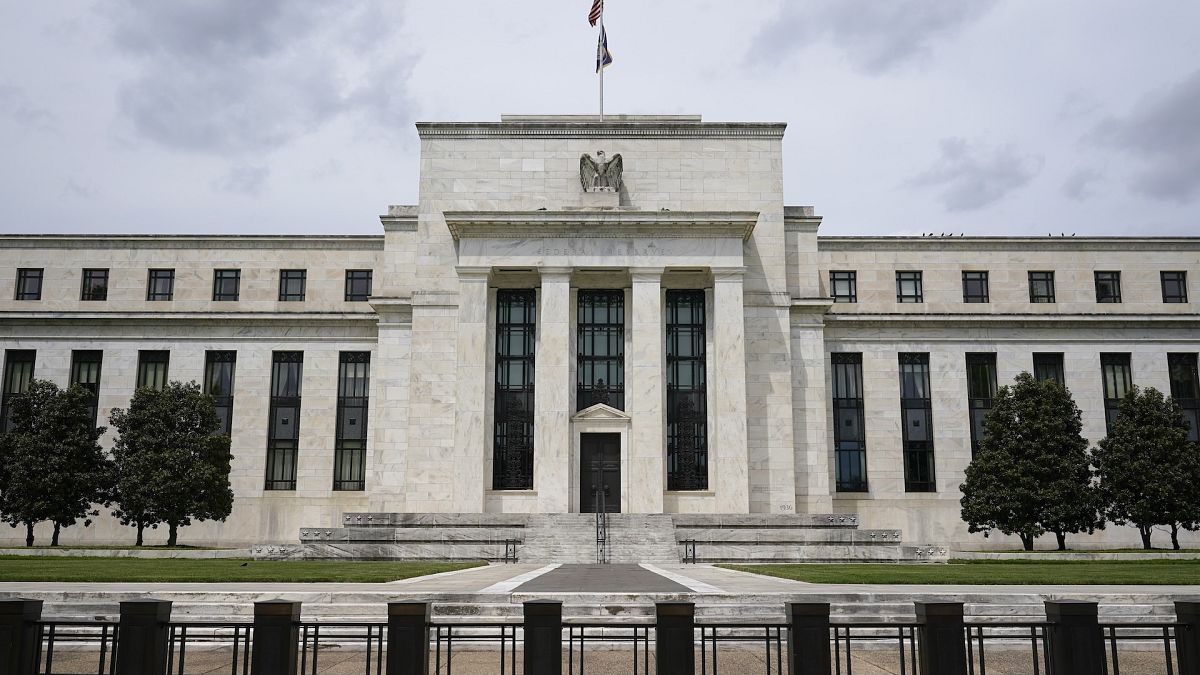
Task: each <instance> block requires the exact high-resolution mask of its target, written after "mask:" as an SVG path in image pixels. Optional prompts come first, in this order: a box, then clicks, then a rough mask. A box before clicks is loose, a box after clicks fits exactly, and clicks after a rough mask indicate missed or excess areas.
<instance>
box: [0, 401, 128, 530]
mask: <svg viewBox="0 0 1200 675" xmlns="http://www.w3.org/2000/svg"><path fill="white" fill-rule="evenodd" d="M91 399H92V393H91V392H90V391H88V390H87V389H85V388H83V387H81V386H79V385H75V386H72V387H70V388H69V389H66V390H63V389H59V388H58V386H57V385H55V384H54V383H53V382H48V381H46V380H34V381H33V382H31V383H30V384H29V388H28V389H26V390H25V392H23V393H21V394H18V395H17V396H16V397H14V398H13V400H12V420H13V429H12V431H10V432H9V433H8V434H5V435H4V436H3V438H2V439H0V463H2V464H3V465H4V467H5V468H4V472H3V476H2V480H3V485H2V487H0V513H3V519H4V521H5V522H8V523H9V524H10V525H12V526H13V527H17V526H18V525H22V524H23V525H25V545H26V546H33V527H34V525H36V524H37V523H39V522H41V521H43V520H49V521H50V522H52V523H53V524H54V536H53V538H52V539H51V540H50V545H51V546H58V537H59V533H60V532H61V530H62V528H63V527H64V526H66V527H70V526H71V525H73V524H75V521H77V520H79V519H80V518H83V519H84V521H83V525H84V527H87V526H89V525H91V524H92V520H91V518H89V517H88V516H95V515H99V513H100V512H99V510H98V509H96V508H95V504H97V503H104V504H106V505H107V504H108V503H109V497H110V494H111V483H112V464H111V462H110V461H109V459H108V458H107V457H106V456H105V454H104V450H103V449H102V448H101V447H100V443H99V439H100V436H101V435H102V434H103V433H104V428H103V427H97V426H96V425H95V422H94V421H93V419H92V413H91V409H90V405H91Z"/></svg>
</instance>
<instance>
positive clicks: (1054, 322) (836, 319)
mask: <svg viewBox="0 0 1200 675" xmlns="http://www.w3.org/2000/svg"><path fill="white" fill-rule="evenodd" d="M825 322H826V323H827V324H829V325H833V324H854V325H861V326H885V325H886V326H914V325H915V326H938V327H959V326H996V325H1004V326H1026V327H1059V326H1066V325H1071V326H1127V327H1136V326H1138V325H1145V324H1151V325H1153V326H1155V327H1157V328H1163V327H1181V328H1195V327H1200V314H1022V313H1010V314H962V313H945V314H899V313H897V314H882V313H880V314H850V313H845V312H837V313H827V314H826V315H825Z"/></svg>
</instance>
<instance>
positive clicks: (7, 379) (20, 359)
mask: <svg viewBox="0 0 1200 675" xmlns="http://www.w3.org/2000/svg"><path fill="white" fill-rule="evenodd" d="M36 356H37V352H35V351H34V350H32V349H5V350H4V390H3V395H2V398H0V431H2V432H3V433H8V432H10V431H12V417H11V413H12V397H14V396H16V395H17V394H22V393H24V392H25V390H26V389H28V388H29V383H30V382H32V381H33V362H34V359H35V357H36Z"/></svg>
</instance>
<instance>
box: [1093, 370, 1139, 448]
mask: <svg viewBox="0 0 1200 675" xmlns="http://www.w3.org/2000/svg"><path fill="white" fill-rule="evenodd" d="M1100 380H1101V385H1102V387H1103V392H1104V427H1105V430H1106V433H1108V434H1111V433H1112V427H1113V423H1114V422H1116V421H1117V416H1118V415H1120V412H1121V400H1122V399H1124V398H1125V395H1126V394H1127V393H1128V392H1129V390H1130V388H1132V387H1133V361H1132V358H1131V357H1130V354H1129V353H1128V352H1120V353H1116V352H1114V353H1102V354H1100Z"/></svg>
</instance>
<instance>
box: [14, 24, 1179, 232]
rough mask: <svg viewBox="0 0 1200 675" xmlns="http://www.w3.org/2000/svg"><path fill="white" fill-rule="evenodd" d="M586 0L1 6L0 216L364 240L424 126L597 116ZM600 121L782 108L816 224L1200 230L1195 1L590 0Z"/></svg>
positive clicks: (56, 224)
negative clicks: (611, 116) (599, 9)
mask: <svg viewBox="0 0 1200 675" xmlns="http://www.w3.org/2000/svg"><path fill="white" fill-rule="evenodd" d="M589 6H590V0H519V1H512V2H495V1H494V0H487V1H485V0H440V1H435V0H408V1H407V2H406V1H405V0H362V1H357V2H354V1H350V0H347V1H345V2H328V1H327V0H253V1H249V0H168V1H164V0H105V1H104V2H86V1H75V2H16V1H15V0H7V1H5V2H3V3H2V4H0V148H2V153H3V154H2V157H3V159H2V164H0V231H3V232H10V233H11V232H34V233H38V232H162V233H176V232H243V233H246V232H295V233H300V232H320V233H377V232H379V231H380V226H379V221H378V219H377V214H379V213H382V212H384V210H385V209H386V206H387V205H388V204H407V203H415V201H416V198H417V167H418V157H417V154H418V144H417V138H416V132H415V130H414V128H413V123H414V122H415V121H418V120H421V121H451V120H452V121H493V120H498V119H499V116H500V114H501V113H594V112H595V109H596V78H595V76H594V75H593V73H592V68H593V62H594V57H595V42H596V34H595V29H593V28H591V27H590V26H588V24H587V19H586V15H587V11H588V8H589ZM605 18H606V24H607V28H608V36H609V46H610V48H611V50H612V52H613V54H614V59H615V62H614V64H613V66H612V67H611V68H609V70H608V71H607V75H606V83H605V84H606V99H607V100H606V110H607V112H610V113H643V114H646V113H698V114H702V115H703V116H704V118H705V119H706V120H710V121H782V122H787V123H788V131H787V135H786V136H785V140H784V179H785V186H786V187H785V191H786V196H787V202H788V203H789V204H811V205H814V206H815V207H816V209H817V213H819V214H821V215H824V216H825V223H824V225H823V226H822V230H821V231H822V233H823V234H914V233H921V232H926V231H936V232H966V233H968V234H1024V233H1030V234H1045V233H1047V232H1051V231H1053V232H1054V233H1056V234H1057V233H1059V232H1061V231H1065V232H1068V233H1069V232H1077V233H1079V234H1080V235H1083V234H1155V235H1172V234H1175V235H1184V234H1186V235H1194V234H1200V38H1198V37H1197V36H1198V32H1197V31H1198V30H1200V2H1194V1H1189V0H1171V1H1168V0H1144V1H1142V2H1130V1H1128V0H1121V1H1117V0H994V1H993V0H921V1H919V2H918V1H911V0H787V1H786V2H782V1H779V0H738V1H737V2H730V1H729V0H720V1H718V0H686V1H685V0H654V1H653V2H650V1H647V0H609V1H608V5H607V12H606V15H605Z"/></svg>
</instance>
